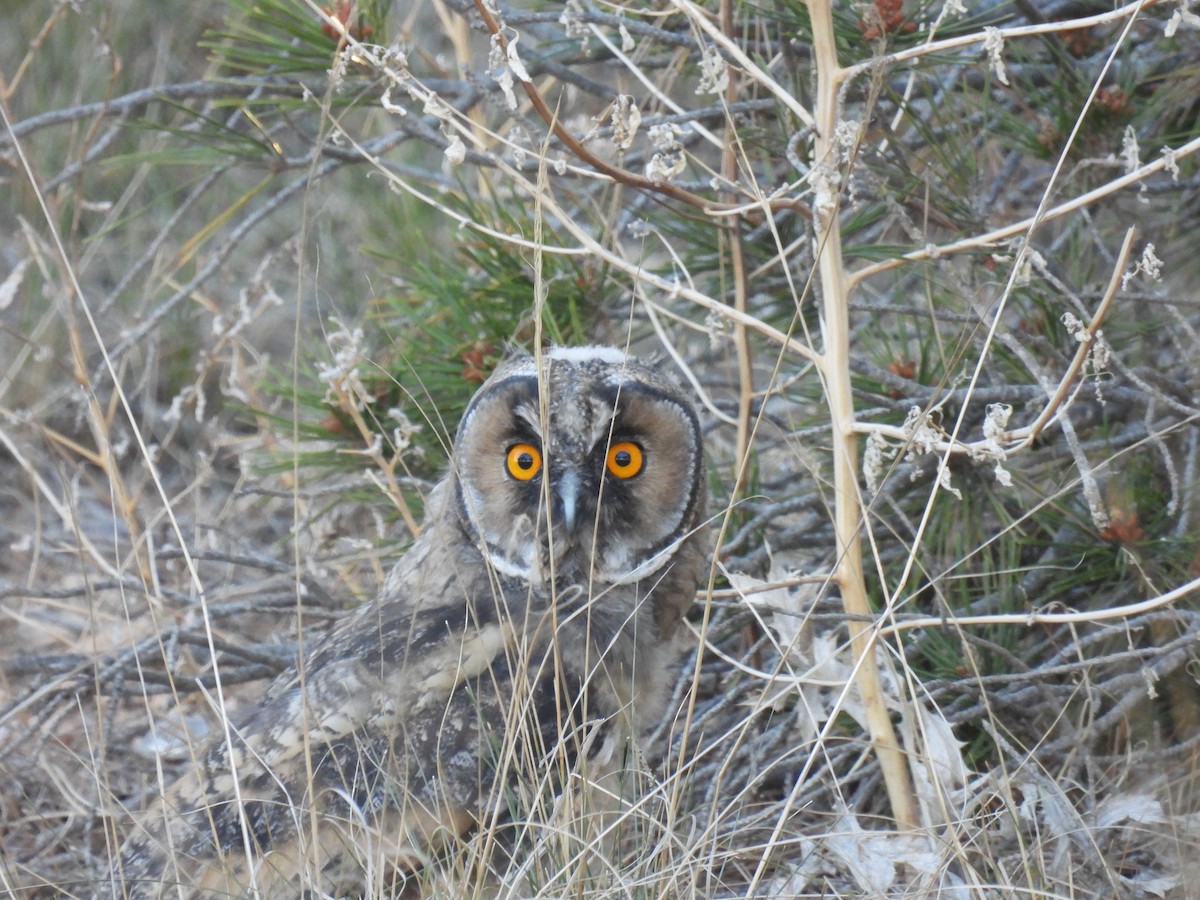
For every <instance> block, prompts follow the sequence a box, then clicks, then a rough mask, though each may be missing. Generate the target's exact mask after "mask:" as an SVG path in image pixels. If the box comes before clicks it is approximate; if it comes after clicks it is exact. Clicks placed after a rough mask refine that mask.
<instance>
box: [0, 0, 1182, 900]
mask: <svg viewBox="0 0 1200 900" xmlns="http://www.w3.org/2000/svg"><path fill="white" fill-rule="evenodd" d="M1198 27H1200V18H1197V14H1196V13H1194V12H1193V11H1191V10H1190V8H1189V7H1188V5H1187V4H1186V3H1183V2H1162V3H1154V2H1142V3H1128V4H1122V5H1118V6H1113V5H1112V4H1097V3H1087V2H1055V3H1045V4H1029V3H1021V2H1014V3H1004V2H985V0H980V2H964V3H963V4H961V5H960V4H956V3H953V2H948V3H944V4H943V3H941V2H931V3H922V2H907V3H892V2H882V0H881V2H876V3H865V2H864V3H853V4H849V3H847V4H830V3H827V2H824V0H810V2H807V3H804V2H800V0H794V2H792V0H780V2H772V3H765V4H750V3H741V4H739V3H733V2H731V0H719V2H718V0H712V2H708V3H704V4H698V3H693V2H691V0H670V2H663V3H659V4H653V5H651V6H649V7H637V8H634V7H631V6H622V5H605V4H592V3H584V2H579V0H570V2H567V3H566V4H553V5H549V6H547V5H541V4H537V3H532V2H531V3H526V2H514V3H496V4H493V3H488V2H485V0H478V2H466V0H426V2H421V3H412V4H407V5H403V4H401V5H396V6H395V8H391V7H389V6H388V5H387V4H385V3H382V2H362V3H359V4H353V5H352V4H348V3H338V4H335V5H334V7H332V8H331V9H330V10H326V11H324V12H322V9H321V7H320V6H319V5H313V4H311V3H307V2H303V0H263V2H261V3H259V4H257V5H251V4H249V3H241V2H236V0H231V2H229V3H228V4H218V5H215V6H212V7H205V8H203V9H200V8H198V7H194V6H189V7H186V11H182V12H178V13H173V14H172V15H171V16H166V15H165V14H164V13H163V12H162V11H161V10H160V9H159V7H157V6H149V5H146V4H143V3H139V2H135V0H125V2H121V3H115V4H108V5H107V6H106V7H105V8H104V9H100V8H98V7H95V6H94V5H93V6H89V5H84V6H75V5H72V4H70V3H56V4H53V5H51V6H50V7H49V8H36V5H33V4H29V5H26V6H24V7H22V8H21V9H20V10H19V11H17V12H15V13H14V15H13V24H12V27H10V28H9V29H7V33H6V34H5V35H3V36H0V46H2V47H3V49H4V53H3V55H2V58H3V59H4V60H6V62H4V63H3V65H2V66H0V76H2V80H0V109H3V112H4V119H5V121H4V129H3V132H2V133H0V162H2V165H3V170H2V177H3V179H4V197H5V199H4V201H3V205H2V206H0V214H2V215H3V217H4V221H5V222H6V223H7V225H8V226H9V227H8V228H6V229H5V232H4V234H5V237H4V239H3V242H2V243H0V255H2V257H3V260H2V262H3V264H2V265H0V322H2V324H3V329H2V331H0V447H2V449H0V471H2V472H3V477H0V510H2V511H3V516H2V517H0V547H2V548H4V552H3V553H2V554H0V673H2V675H0V887H2V888H3V890H5V891H8V892H10V893H12V894H13V895H14V896H19V897H35V896H61V895H67V896H80V897H86V896H91V895H92V893H93V892H94V891H95V890H96V885H97V883H98V879H99V878H101V877H102V876H103V874H104V873H105V872H106V871H107V869H108V866H109V864H110V860H111V858H112V855H113V853H114V852H115V848H116V847H117V846H118V844H119V842H120V840H121V839H122V837H123V834H124V829H125V828H126V826H127V823H128V813H129V810H132V809H138V808H141V807H143V806H145V805H146V804H147V803H148V802H149V801H150V799H151V798H153V797H154V796H156V795H157V794H158V793H161V791H162V789H163V785H164V784H166V783H169V782H170V781H171V779H172V777H173V775H174V774H175V773H176V772H178V771H179V769H180V767H182V766H186V765H188V764H190V761H191V757H192V753H193V752H194V751H195V748H196V747H197V746H198V745H201V744H202V743H203V741H204V738H205V735H206V734H208V733H210V731H211V730H212V729H213V728H214V727H215V724H216V723H217V722H219V716H220V715H221V714H223V711H224V709H225V708H226V705H229V706H237V705H240V704H250V703H253V702H254V698H255V697H256V696H257V694H258V693H259V692H260V691H261V689H262V685H263V684H264V682H265V681H267V680H268V679H269V678H270V676H271V675H272V674H273V673H274V672H276V671H278V670H279V669H280V668H281V667H282V666H283V665H285V664H286V663H287V662H288V661H289V660H290V659H291V658H292V656H293V655H294V653H295V650H296V647H297V644H298V642H299V641H301V640H302V639H309V638H311V636H312V635H315V634H318V633H320V631H321V630H322V629H323V627H325V625H326V623H327V622H328V621H329V620H330V618H332V617H336V616H337V615H339V614H340V613H341V612H342V611H344V610H345V609H347V608H349V607H351V606H352V605H353V604H354V603H355V602H357V601H360V600H362V599H364V598H366V597H369V596H371V595H372V594H373V592H374V590H375V587H376V585H377V584H378V583H379V581H380V579H381V578H382V577H383V575H384V573H385V572H386V570H387V567H388V564H389V561H390V560H391V559H392V558H394V556H395V555H396V553H397V552H398V550H399V549H401V548H402V547H403V545H404V544H405V542H406V541H407V540H408V536H409V535H410V534H411V531H412V529H413V528H414V527H415V525H416V523H417V521H418V519H419V514H420V508H421V497H422V495H423V492H424V490H425V489H426V488H427V487H428V485H429V484H430V483H431V482H432V479H433V478H434V477H435V476H436V473H437V471H438V469H439V467H440V465H441V461H442V460H444V458H445V447H446V442H447V437H446V436H447V434H448V433H452V431H453V428H454V425H455V421H456V416H457V414H458V412H459V411H460V410H461V407H462V404H463V402H465V398H466V397H467V396H469V395H470V393H471V391H472V390H473V389H474V387H475V386H477V384H478V381H479V379H480V377H482V375H483V374H484V373H486V371H487V370H488V369H489V368H490V367H491V365H492V364H494V362H495V361H496V360H497V359H498V358H499V357H500V356H501V355H502V353H503V346H504V343H505V342H506V341H515V342H517V343H525V344H528V343H529V342H530V341H531V340H533V338H534V335H535V334H536V333H539V331H538V328H540V329H542V332H540V333H544V334H545V335H546V336H547V338H548V339H552V340H555V341H560V342H578V341H584V340H589V341H602V342H610V343H614V344H620V345H624V344H625V343H626V342H628V343H629V344H630V345H631V346H632V347H634V348H635V349H636V350H638V351H639V352H641V353H643V354H645V355H652V356H658V357H661V358H663V359H670V360H671V361H672V362H673V364H674V365H675V366H676V368H677V369H678V370H679V371H680V372H682V373H683V374H684V375H685V377H687V378H688V379H689V380H690V381H691V382H692V383H693V385H694V387H695V389H696V391H697V396H698V397H699V398H700V400H701V402H702V404H703V407H704V411H705V416H706V419H707V422H708V424H709V428H710V431H709V441H710V460H709V462H710V468H711V470H712V472H713V486H712V493H713V496H714V504H713V506H714V508H716V509H718V510H720V511H721V513H722V515H721V516H720V518H719V520H718V521H717V523H716V526H717V527H718V528H719V529H720V532H721V535H722V541H721V545H720V551H719V553H718V555H717V560H716V567H715V569H714V579H713V585H712V589H711V590H710V591H709V592H708V593H706V594H705V595H704V596H703V597H700V598H698V602H697V606H696V609H695V611H694V614H693V616H692V619H691V624H692V637H691V644H690V646H689V647H687V648H684V649H683V650H682V651H681V657H680V664H679V669H678V672H679V680H678V684H677V697H678V700H679V705H680V708H682V709H683V710H684V711H685V715H684V716H683V717H682V718H681V719H677V720H675V721H674V722H672V723H665V724H664V726H663V729H662V731H661V733H660V734H659V735H658V736H657V739H656V740H655V741H654V742H653V744H652V752H651V754H650V758H649V759H648V760H647V770H648V772H649V773H650V776H651V777H650V778H649V780H648V781H647V784H646V790H645V795H644V797H643V798H642V802H640V803H637V804H635V805H634V806H633V807H632V808H631V809H630V812H629V820H630V828H631V832H632V833H635V834H636V835H637V843H636V845H631V846H630V848H629V853H628V854H627V855H626V856H625V857H623V858H621V859H619V860H616V861H615V862H616V864H615V865H614V866H613V869H612V872H611V877H610V878H609V879H608V880H607V881H605V882H604V883H603V884H597V885H596V887H595V890H594V894H595V895H596V896H611V897H617V896H620V897H676V896H697V897H710V896H712V897H722V896H738V897H743V896H753V897H764V898H765V897H781V898H782V897H803V896H861V895H873V896H941V895H942V894H945V895H947V896H954V897H959V896H972V897H974V896H979V897H1000V896H1011V895H1013V894H1017V893H1020V894H1026V895H1030V896H1056V897H1058V896H1064V897H1067V896H1069V897H1076V896H1080V897H1086V896H1092V895H1094V896H1120V897H1187V896H1193V895H1195V891H1196V889H1195V888H1194V887H1190V885H1192V884H1194V883H1195V881H1196V878H1197V875H1196V873H1194V872H1192V869H1193V868H1194V866H1195V863H1194V862H1193V861H1192V860H1193V859H1194V856H1195V853H1194V850H1195V846H1196V843H1197V842H1198V840H1200V819H1198V818H1197V816H1198V815H1200V813H1198V812H1197V806H1196V797H1195V788H1194V783H1195V776H1196V771H1195V770H1196V759H1197V756H1196V750H1197V746H1200V689H1198V688H1197V684H1196V677H1195V673H1196V666H1197V660H1196V656H1197V646H1196V644H1197V640H1198V638H1197V635H1198V634H1200V627H1198V626H1200V621H1197V616H1198V613H1197V610H1196V603H1195V600H1194V598H1193V596H1192V593H1193V591H1194V589H1195V588H1196V587H1197V585H1198V584H1200V581H1198V575H1200V545H1198V544H1197V541H1196V539H1195V532H1196V516H1197V515H1198V514H1200V501H1198V498H1197V495H1196V491H1197V483H1198V481H1197V477H1196V469H1197V464H1198V463H1197V460H1198V458H1200V430H1198V429H1197V422H1198V416H1200V406H1198V405H1197V401H1196V397H1197V396H1198V393H1197V386H1198V385H1200V369H1198V367H1197V363H1196V360H1197V358H1200V354H1198V353H1197V349H1198V345H1200V334H1198V332H1197V328H1200V319H1198V316H1197V304H1198V302H1200V296H1198V295H1197V293H1196V290H1195V288H1194V283H1195V281H1196V276H1197V264H1196V259H1195V248H1196V241H1195V237H1194V235H1193V234H1192V231H1193V230H1194V229H1193V228H1192V227H1191V223H1192V222H1193V221H1194V218H1195V214H1196V211H1197V197H1198V196H1200V193H1198V192H1197V189H1196V188H1197V178H1198V175H1197V169H1196V165H1195V156H1194V154H1195V151H1196V150H1197V149H1198V148H1200V131H1198V129H1197V107H1196V96H1197V92H1196V85H1197V78H1198V72H1200V69H1198V68H1197V67H1198V66H1200V51H1198V50H1197V46H1198V45H1197V34H1198V30H1197V29H1198ZM64 72H72V73H76V72H77V73H78V75H77V76H76V75H74V74H73V75H72V77H71V78H66V77H64V76H63V73H64ZM1131 225H1136V226H1137V230H1136V232H1135V231H1132V230H1130V226H1131ZM535 322H536V323H539V324H538V325H537V327H535V324H534V323H535ZM447 865H448V867H449V868H450V869H453V864H452V863H448V864H447ZM514 866H515V867H514V869H513V870H512V872H513V873H516V874H513V875H512V879H513V880H512V882H511V883H510V884H509V888H510V890H511V891H512V895H513V896H527V895H531V894H539V893H540V894H541V895H544V896H554V895H555V894H554V884H555V872H556V869H555V862H554V860H552V859H547V860H544V866H543V867H542V868H539V866H538V864H537V861H536V860H535V861H533V862H530V861H529V860H526V861H524V862H523V863H521V864H520V865H517V864H514ZM438 884H439V882H437V881H436V879H435V878H433V877H432V876H431V884H430V885H427V888H428V889H429V890H430V891H431V892H432V893H434V894H436V893H437V890H438ZM460 888H461V883H460ZM476 890H477V893H478V895H479V896H487V895H488V893H487V892H488V891H489V890H495V888H494V886H493V888H486V887H482V886H480V887H477V888H476Z"/></svg>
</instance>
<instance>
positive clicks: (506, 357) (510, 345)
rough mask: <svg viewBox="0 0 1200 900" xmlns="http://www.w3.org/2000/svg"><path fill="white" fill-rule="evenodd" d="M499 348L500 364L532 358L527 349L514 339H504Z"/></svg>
mask: <svg viewBox="0 0 1200 900" xmlns="http://www.w3.org/2000/svg"><path fill="white" fill-rule="evenodd" d="M501 350H502V351H503V355H502V356H501V358H500V365H501V366H503V365H507V364H508V363H512V362H523V361H525V360H528V359H532V358H533V357H531V356H530V354H529V351H528V350H526V349H525V348H524V347H522V346H521V345H520V344H518V343H516V342H515V341H505V342H504V346H503V347H502V348H501ZM497 368H499V366H497Z"/></svg>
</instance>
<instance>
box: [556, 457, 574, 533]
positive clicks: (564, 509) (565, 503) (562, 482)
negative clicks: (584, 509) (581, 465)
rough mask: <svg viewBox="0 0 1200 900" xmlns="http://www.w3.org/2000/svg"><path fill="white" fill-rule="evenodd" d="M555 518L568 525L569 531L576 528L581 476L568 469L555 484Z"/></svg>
mask: <svg viewBox="0 0 1200 900" xmlns="http://www.w3.org/2000/svg"><path fill="white" fill-rule="evenodd" d="M554 499H555V500H556V501H557V502H556V503H555V504H554V512H555V513H556V515H555V519H556V520H557V521H558V522H562V524H563V525H565V526H566V529H567V531H574V530H575V516H576V514H577V512H578V510H579V476H578V475H577V474H576V473H575V472H574V471H573V470H571V469H567V470H566V471H564V472H563V473H562V474H561V475H559V476H558V478H557V480H556V481H555V484H554Z"/></svg>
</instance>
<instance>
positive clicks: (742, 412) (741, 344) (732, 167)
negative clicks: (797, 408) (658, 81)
mask: <svg viewBox="0 0 1200 900" xmlns="http://www.w3.org/2000/svg"><path fill="white" fill-rule="evenodd" d="M721 31H722V32H723V33H724V34H725V35H727V36H728V37H729V38H730V39H732V38H733V37H734V35H735V31H734V22H733V0H721ZM737 100H738V77H737V73H736V72H735V71H733V70H730V72H729V84H728V85H727V86H726V88H725V102H726V103H727V104H729V105H733V104H734V103H736V102H737ZM738 150H739V148H738V140H737V133H736V131H735V129H734V124H733V117H732V115H730V120H729V124H728V127H727V128H726V130H725V147H724V149H723V151H722V154H721V174H722V175H723V176H724V178H725V180H726V181H727V182H728V183H729V184H736V183H737V181H738ZM737 199H738V198H737V196H736V195H734V194H733V193H732V192H728V193H727V194H726V196H725V202H726V203H729V204H731V205H732V204H734V203H736V202H737ZM726 234H727V236H728V238H729V260H730V265H731V267H732V271H731V273H730V274H731V277H732V281H733V305H734V308H735V309H736V310H737V311H738V312H740V313H745V312H746V295H747V293H748V288H747V284H746V282H747V278H746V262H745V255H744V253H743V248H742V233H741V217H740V216H736V215H734V216H730V217H729V222H728V224H727V226H726ZM733 335H734V347H735V349H736V353H737V367H738V382H739V383H740V385H741V388H740V391H739V394H738V415H737V455H736V457H735V458H736V459H737V481H736V482H735V483H734V485H733V490H731V491H730V497H731V498H732V497H736V496H737V494H738V492H740V491H741V489H742V486H743V484H744V483H745V480H746V467H747V464H748V462H749V451H750V417H751V404H752V401H753V399H754V373H753V371H752V369H751V367H750V340H749V335H748V333H747V331H746V326H745V325H743V324H742V323H740V322H739V323H736V324H734V326H733Z"/></svg>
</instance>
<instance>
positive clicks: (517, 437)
mask: <svg viewBox="0 0 1200 900" xmlns="http://www.w3.org/2000/svg"><path fill="white" fill-rule="evenodd" d="M542 360H543V369H544V371H543V373H542V376H541V378H539V374H538V371H537V366H536V364H535V362H534V360H533V359H532V358H531V357H527V356H522V357H517V358H514V359H510V360H508V361H507V362H505V363H503V364H502V365H501V366H500V367H499V368H498V369H497V370H496V372H495V373H494V374H493V375H492V377H491V378H489V379H488V380H487V382H485V383H484V385H483V386H482V387H481V388H480V389H479V392H478V393H477V394H476V395H475V397H474V399H473V400H472V401H471V403H470V405H469V406H468V407H467V411H466V413H465V415H464V416H463V420H462V423H461V424H460V425H459V429H458V437H457V440H456V442H455V454H454V468H455V474H456V478H457V495H458V496H457V501H458V504H459V512H460V515H461V516H462V517H463V519H464V521H465V522H466V523H467V524H468V525H469V529H470V531H471V532H472V533H473V534H474V535H475V536H476V537H477V539H478V540H479V542H480V544H481V546H482V548H483V551H484V553H485V555H486V556H487V558H488V561H489V562H490V563H491V565H492V566H493V567H494V568H495V569H496V570H497V571H498V572H501V573H503V574H505V575H509V576H512V577H516V578H521V579H525V580H528V581H530V582H532V583H535V584H536V583H540V582H543V581H545V580H549V578H550V574H551V567H552V566H553V573H554V576H555V580H556V581H557V582H558V583H559V584H564V583H568V582H570V583H575V584H581V585H584V586H587V585H596V584H600V585H604V584H620V583H626V582H631V581H635V580H639V579H642V578H646V577H647V576H649V575H652V574H653V573H654V572H656V571H658V570H659V569H661V568H662V567H663V566H664V565H666V564H667V563H668V562H669V561H670V560H671V558H672V556H673V555H674V553H675V551H676V550H677V549H678V547H679V546H680V543H681V542H682V541H683V540H684V539H686V538H687V537H688V536H689V535H690V534H692V533H693V532H694V531H695V529H696V528H697V526H698V525H699V524H700V523H699V519H700V518H701V517H702V516H703V509H704V503H703V492H704V483H703V482H704V475H703V469H704V465H703V455H702V444H701V435H700V424H699V421H698V419H697V417H696V412H695V410H694V409H693V408H692V405H691V403H690V402H688V400H687V399H686V397H685V395H684V394H683V392H682V391H681V390H680V388H679V387H678V385H676V384H675V383H674V382H673V381H672V380H671V379H669V378H667V377H664V376H663V375H662V374H659V373H658V372H656V371H654V370H653V369H651V368H649V367H647V366H645V365H643V364H641V363H638V362H636V361H634V360H631V359H627V358H626V357H625V355H624V354H623V353H622V352H620V351H618V350H613V349H610V348H606V347H583V348H573V349H566V348H560V349H555V350H550V351H547V353H546V354H545V355H544V356H543V357H542Z"/></svg>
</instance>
